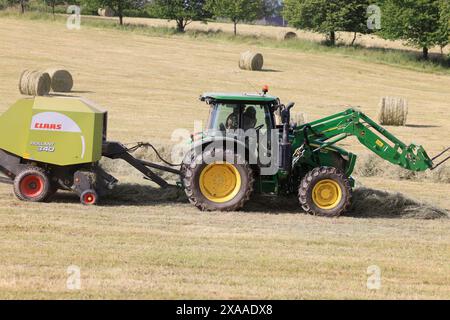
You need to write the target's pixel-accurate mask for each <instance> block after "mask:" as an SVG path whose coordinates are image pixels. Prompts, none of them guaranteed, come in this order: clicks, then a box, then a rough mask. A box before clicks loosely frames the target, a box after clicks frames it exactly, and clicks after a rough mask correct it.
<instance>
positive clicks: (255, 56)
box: [239, 51, 264, 71]
mask: <svg viewBox="0 0 450 320" xmlns="http://www.w3.org/2000/svg"><path fill="white" fill-rule="evenodd" d="M263 65H264V57H263V55H262V54H261V53H253V52H250V51H246V52H244V53H242V54H241V58H240V59H239V68H241V69H242V70H250V71H259V70H261V69H262V67H263Z"/></svg>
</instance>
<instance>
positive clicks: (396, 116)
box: [378, 97, 408, 126]
mask: <svg viewBox="0 0 450 320" xmlns="http://www.w3.org/2000/svg"><path fill="white" fill-rule="evenodd" d="M407 117H408V102H407V100H406V99H404V98H395V97H383V98H381V101H380V109H379V112H378V121H379V122H380V124H381V125H386V126H404V125H406V120H407Z"/></svg>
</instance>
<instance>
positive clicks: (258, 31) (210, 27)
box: [98, 17, 450, 53]
mask: <svg viewBox="0 0 450 320" xmlns="http://www.w3.org/2000/svg"><path fill="white" fill-rule="evenodd" d="M98 18H99V19H107V20H109V19H117V18H104V17H98ZM124 23H129V24H139V25H149V26H160V27H175V23H174V22H173V21H167V20H162V19H146V18H125V19H124ZM186 29H187V30H201V31H223V32H229V33H232V32H233V25H232V24H231V23H219V22H208V23H207V24H205V23H200V22H192V23H191V24H189V25H188V26H187V28H186ZM288 31H292V32H295V33H296V34H297V36H298V38H299V39H304V40H312V41H323V40H324V35H321V34H318V33H314V32H309V31H305V30H297V29H295V28H291V27H275V26H261V25H248V24H238V34H241V35H252V36H267V37H272V38H277V37H278V36H279V35H280V34H283V33H284V32H288ZM337 36H338V41H340V42H342V43H345V44H350V43H351V42H352V40H353V36H354V34H353V33H350V32H338V34H337ZM355 43H356V44H359V45H361V46H365V47H369V48H370V47H374V48H385V49H401V50H417V49H414V48H411V47H408V46H405V45H404V43H403V42H402V41H390V40H384V39H382V38H380V37H378V36H375V35H362V34H358V36H357V39H356V42H355ZM417 51H420V50H417ZM431 52H434V53H440V52H441V50H440V49H439V48H434V49H432V50H431ZM444 52H445V53H449V52H450V48H449V46H447V47H445V48H444Z"/></svg>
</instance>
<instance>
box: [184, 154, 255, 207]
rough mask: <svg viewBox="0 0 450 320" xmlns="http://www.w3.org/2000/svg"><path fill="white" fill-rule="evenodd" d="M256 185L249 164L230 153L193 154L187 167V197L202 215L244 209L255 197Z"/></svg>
mask: <svg viewBox="0 0 450 320" xmlns="http://www.w3.org/2000/svg"><path fill="white" fill-rule="evenodd" d="M217 159H218V160H217ZM254 181H255V180H254V177H253V172H252V169H251V168H250V165H249V164H248V162H246V161H245V160H243V159H242V158H241V156H240V155H238V154H235V153H234V152H233V151H230V150H217V149H216V150H214V151H213V150H211V151H206V152H204V153H203V154H199V155H198V156H194V155H193V154H191V155H190V159H188V160H187V162H186V161H185V165H184V166H183V184H184V187H185V192H186V195H187V196H188V198H189V201H190V202H191V203H192V204H193V205H195V206H196V207H197V208H199V209H200V210H202V211H237V210H240V209H242V208H243V207H244V205H245V203H246V202H247V201H248V200H249V199H250V196H251V195H252V193H253V184H254Z"/></svg>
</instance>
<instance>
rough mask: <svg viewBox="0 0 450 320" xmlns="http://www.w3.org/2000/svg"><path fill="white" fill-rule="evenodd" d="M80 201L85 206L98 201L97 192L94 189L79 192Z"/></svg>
mask: <svg viewBox="0 0 450 320" xmlns="http://www.w3.org/2000/svg"><path fill="white" fill-rule="evenodd" d="M80 202H81V203H82V204H84V205H85V206H93V205H96V204H97V203H98V194H97V192H95V190H91V189H89V190H85V191H83V193H81V196H80Z"/></svg>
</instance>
